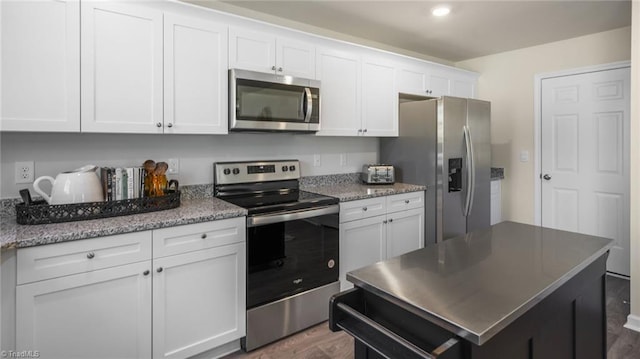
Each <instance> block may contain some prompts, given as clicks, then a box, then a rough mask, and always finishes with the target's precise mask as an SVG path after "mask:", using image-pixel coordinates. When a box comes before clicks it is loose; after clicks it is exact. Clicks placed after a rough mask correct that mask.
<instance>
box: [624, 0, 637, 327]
mask: <svg viewBox="0 0 640 359" xmlns="http://www.w3.org/2000/svg"><path fill="white" fill-rule="evenodd" d="M631 11H632V20H631V28H632V34H631V38H632V43H631V99H632V100H631V136H630V137H631V194H630V197H631V198H630V202H631V217H630V219H631V221H630V222H631V313H630V314H629V318H628V321H627V327H628V328H630V329H634V330H636V331H640V141H639V140H640V106H639V105H640V102H639V101H638V96H639V95H640V68H639V66H640V4H639V3H638V2H636V1H634V2H633V4H632V10H631Z"/></svg>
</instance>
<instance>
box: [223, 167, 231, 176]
mask: <svg viewBox="0 0 640 359" xmlns="http://www.w3.org/2000/svg"><path fill="white" fill-rule="evenodd" d="M222 173H224V174H225V175H229V174H230V173H231V170H230V169H228V168H225V169H224V171H222Z"/></svg>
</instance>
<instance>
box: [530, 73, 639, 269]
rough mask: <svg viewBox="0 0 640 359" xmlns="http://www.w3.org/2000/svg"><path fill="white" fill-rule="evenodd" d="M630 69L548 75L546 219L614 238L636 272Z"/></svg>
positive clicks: (621, 264)
mask: <svg viewBox="0 0 640 359" xmlns="http://www.w3.org/2000/svg"><path fill="white" fill-rule="evenodd" d="M629 83H630V70H629V68H628V67H627V68H621V69H613V70H606V71H598V72H590V73H584V74H579V75H571V76H562V77H556V78H548V79H543V80H542V86H541V95H542V101H541V104H542V110H541V111H542V112H541V113H542V131H541V140H542V163H541V169H542V171H541V172H542V173H541V176H542V180H541V183H542V191H541V192H542V207H541V208H542V225H543V226H544V227H551V228H556V229H562V230H568V231H572V232H580V233H585V234H591V235H597V236H602V237H607V238H612V239H614V240H615V246H614V248H613V249H612V250H611V254H610V256H609V260H608V261H607V270H608V271H610V272H614V273H619V274H623V275H629V258H630V257H629V256H630V253H629V103H630V102H629V99H630V97H629V90H630V85H629Z"/></svg>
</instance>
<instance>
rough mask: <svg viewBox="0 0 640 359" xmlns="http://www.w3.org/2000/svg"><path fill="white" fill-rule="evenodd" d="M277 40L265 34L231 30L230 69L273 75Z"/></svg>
mask: <svg viewBox="0 0 640 359" xmlns="http://www.w3.org/2000/svg"><path fill="white" fill-rule="evenodd" d="M275 46H276V38H275V36H272V35H269V34H268V33H264V32H255V31H249V30H244V29H238V28H231V29H229V68H230V69H245V70H253V71H260V72H270V73H273V72H274V71H275V69H276V67H275V65H276V52H275V50H276V48H275Z"/></svg>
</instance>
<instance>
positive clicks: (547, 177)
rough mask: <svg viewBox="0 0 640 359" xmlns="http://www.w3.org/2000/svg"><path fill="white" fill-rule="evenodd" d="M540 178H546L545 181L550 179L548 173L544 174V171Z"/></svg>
mask: <svg viewBox="0 0 640 359" xmlns="http://www.w3.org/2000/svg"><path fill="white" fill-rule="evenodd" d="M542 178H544V179H545V180H547V181H548V180H550V179H551V176H549V175H548V174H546V173H545V175H544V176H542Z"/></svg>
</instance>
